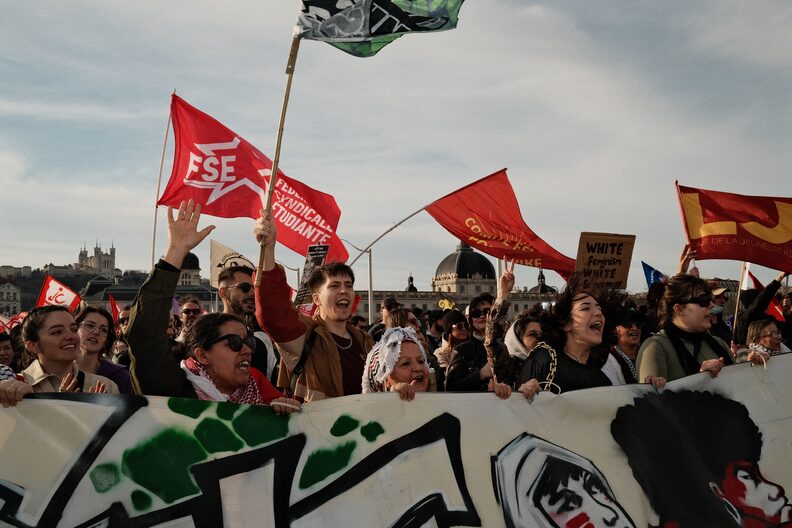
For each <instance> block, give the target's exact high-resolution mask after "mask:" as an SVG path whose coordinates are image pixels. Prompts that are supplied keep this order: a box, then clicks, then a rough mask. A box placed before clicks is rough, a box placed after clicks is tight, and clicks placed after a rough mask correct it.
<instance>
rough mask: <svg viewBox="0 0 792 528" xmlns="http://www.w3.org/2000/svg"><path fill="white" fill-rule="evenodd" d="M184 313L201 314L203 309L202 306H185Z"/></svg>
mask: <svg viewBox="0 0 792 528" xmlns="http://www.w3.org/2000/svg"><path fill="white" fill-rule="evenodd" d="M182 313H183V314H184V315H201V309H200V308H185V309H184V310H182Z"/></svg>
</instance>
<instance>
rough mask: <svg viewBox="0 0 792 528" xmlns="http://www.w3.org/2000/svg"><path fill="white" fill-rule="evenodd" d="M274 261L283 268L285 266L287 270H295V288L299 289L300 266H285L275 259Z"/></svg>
mask: <svg viewBox="0 0 792 528" xmlns="http://www.w3.org/2000/svg"><path fill="white" fill-rule="evenodd" d="M275 263H276V264H280V265H281V266H283V267H284V268H286V269H288V270H291V271H296V272H297V289H299V288H300V268H292V267H291V266H287V265H286V264H284V263H283V262H278V261H275Z"/></svg>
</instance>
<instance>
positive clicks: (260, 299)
mask: <svg viewBox="0 0 792 528" xmlns="http://www.w3.org/2000/svg"><path fill="white" fill-rule="evenodd" d="M290 295H291V288H289V284H288V283H287V282H286V272H285V271H284V270H283V268H281V267H276V268H275V269H273V270H270V271H265V272H263V273H262V274H261V286H259V288H258V289H257V290H256V319H257V320H258V323H259V326H260V327H261V329H262V330H264V331H265V332H266V333H267V334H268V335H269V336H270V337H271V338H272V340H273V341H275V342H276V343H286V342H288V341H294V340H295V339H297V338H298V337H300V336H301V335H303V334H305V332H306V328H305V325H304V324H303V322H302V321H301V320H300V315H299V313H298V312H297V309H296V308H295V307H294V306H293V305H292V303H291V299H290Z"/></svg>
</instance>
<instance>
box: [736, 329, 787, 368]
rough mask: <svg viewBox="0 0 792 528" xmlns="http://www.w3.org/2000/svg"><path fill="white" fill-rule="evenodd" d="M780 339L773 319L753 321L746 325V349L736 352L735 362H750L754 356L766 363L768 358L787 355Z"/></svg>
mask: <svg viewBox="0 0 792 528" xmlns="http://www.w3.org/2000/svg"><path fill="white" fill-rule="evenodd" d="M781 339H782V336H781V332H780V331H779V330H778V326H777V325H776V322H775V321H774V320H773V319H761V320H759V321H754V322H753V323H751V324H750V325H748V348H743V349H741V350H738V351H737V362H738V363H741V362H743V361H751V360H753V359H754V358H753V356H756V355H760V356H761V357H762V358H763V359H764V360H765V361H767V360H768V359H770V356H777V355H779V354H787V353H789V352H790V350H789V349H788V348H787V347H786V346H784V344H783V343H781ZM759 361H760V362H761V360H759ZM754 362H756V360H754Z"/></svg>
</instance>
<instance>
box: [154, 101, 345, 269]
mask: <svg viewBox="0 0 792 528" xmlns="http://www.w3.org/2000/svg"><path fill="white" fill-rule="evenodd" d="M171 115H172V118H173V131H174V135H175V137H176V139H175V142H176V149H175V153H174V160H173V170H172V171H171V177H170V181H169V182H168V185H167V187H165V191H164V192H163V194H162V197H161V198H160V199H159V201H158V202H157V204H158V205H170V206H173V207H178V205H179V203H180V202H181V201H182V200H189V199H193V200H195V201H196V202H198V203H200V204H201V205H202V206H203V208H202V212H203V213H205V214H208V215H211V216H220V217H224V218H238V217H248V218H258V216H259V209H261V208H262V207H263V206H262V202H263V200H262V198H263V196H264V194H265V193H266V190H267V185H269V181H270V175H271V174H272V161H271V160H270V159H269V158H268V157H267V156H266V155H264V154H263V153H262V152H261V151H260V150H258V149H257V148H256V147H254V146H253V145H251V144H250V143H249V142H247V141H246V140H245V139H244V138H242V137H241V136H239V135H237V134H236V133H235V132H234V131H232V130H230V129H229V128H227V127H226V126H224V125H223V124H222V123H220V122H218V121H217V120H216V119H214V118H213V117H211V116H209V115H208V114H205V113H203V112H201V111H200V110H198V109H197V108H195V107H193V106H191V105H189V104H187V103H186V102H185V101H184V100H183V99H181V98H180V97H178V96H176V95H173V99H172V102H171ZM272 215H273V218H274V221H275V223H276V226H277V228H278V242H280V243H281V244H283V245H284V246H286V247H288V248H289V249H291V250H293V251H296V252H297V253H299V254H301V255H305V254H306V252H307V250H308V246H311V245H315V244H328V245H329V246H330V253H329V255H328V260H331V261H341V262H345V261H346V260H347V258H349V253H347V250H346V248H345V247H344V244H343V243H342V242H341V240H340V239H339V238H338V236H337V235H336V233H335V231H336V227H337V226H338V220H339V218H340V217H341V210H340V209H339V208H338V205H337V204H336V201H335V198H333V197H332V196H331V195H329V194H326V193H323V192H321V191H317V190H316V189H312V188H311V187H309V186H307V185H305V184H303V183H301V182H299V181H297V180H294V179H292V178H289V177H288V176H286V175H285V174H283V172H281V171H280V170H279V171H278V178H277V180H276V183H275V191H274V194H273V200H272Z"/></svg>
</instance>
